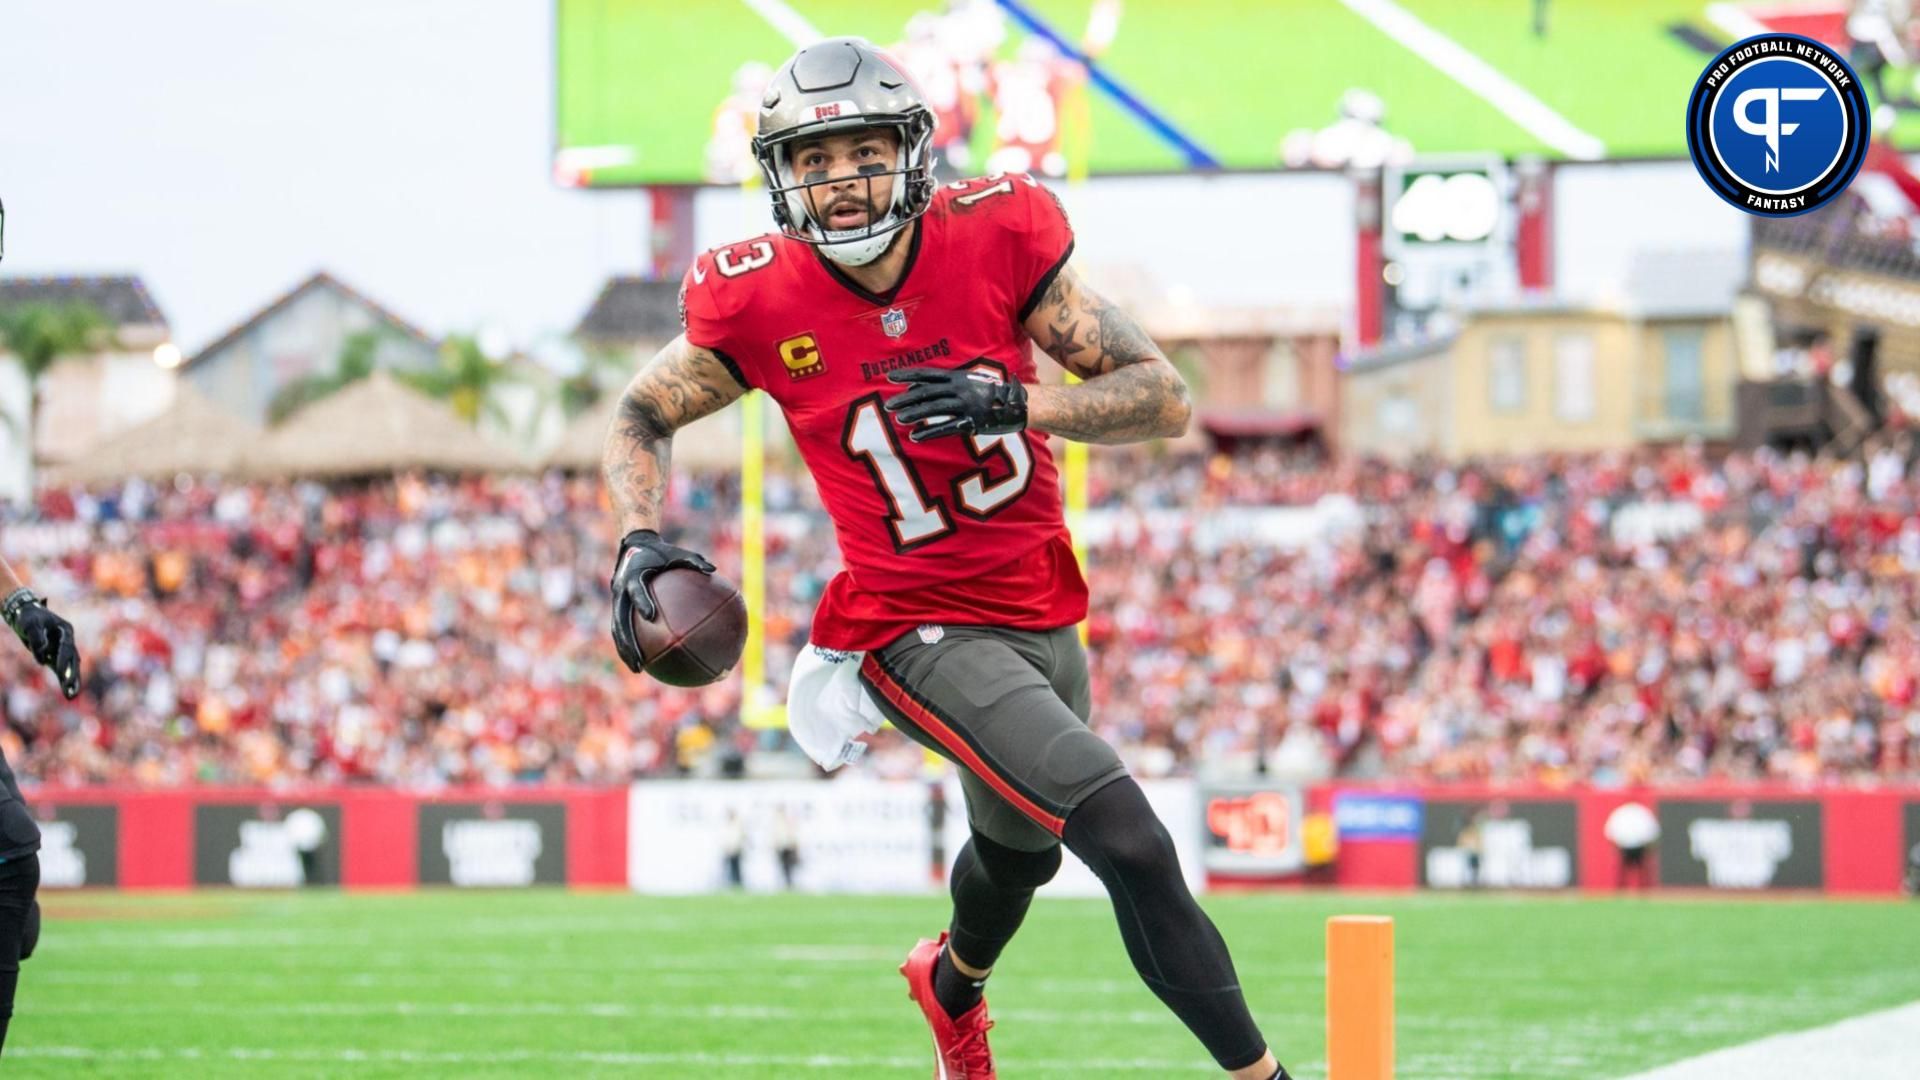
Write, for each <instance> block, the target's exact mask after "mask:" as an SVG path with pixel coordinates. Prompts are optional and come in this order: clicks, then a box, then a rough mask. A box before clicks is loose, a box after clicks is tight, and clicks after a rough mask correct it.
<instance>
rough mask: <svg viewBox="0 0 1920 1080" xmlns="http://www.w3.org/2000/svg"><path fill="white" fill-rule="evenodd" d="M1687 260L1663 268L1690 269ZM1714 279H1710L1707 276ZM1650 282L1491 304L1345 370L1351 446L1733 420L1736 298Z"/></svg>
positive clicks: (1404, 449) (1598, 439)
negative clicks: (1625, 292)
mask: <svg viewBox="0 0 1920 1080" xmlns="http://www.w3.org/2000/svg"><path fill="white" fill-rule="evenodd" d="M1686 263H1687V260H1685V259H1679V258H1676V259H1674V260H1673V261H1672V262H1670V263H1668V264H1667V265H1666V267H1665V273H1664V275H1663V276H1665V277H1667V278H1669V279H1670V280H1671V281H1673V282H1675V283H1678V282H1681V281H1684V280H1687V279H1688V278H1689V277H1690V271H1689V269H1688V267H1687V265H1686ZM1709 284H1711V283H1709ZM1712 291H1713V292H1714V293H1715V294H1716V295H1713V296H1706V295H1701V296H1698V297H1695V296H1690V295H1689V290H1688V289H1686V288H1683V287H1672V288H1667V287H1661V286H1660V285H1658V284H1657V283H1656V281H1655V280H1651V279H1650V280H1647V281H1645V282H1644V283H1643V285H1642V287H1641V288H1639V289H1636V290H1633V291H1632V293H1631V295H1632V296H1633V297H1635V299H1632V300H1629V301H1627V302H1624V303H1612V304H1609V303H1591V304H1575V303H1566V302H1562V301H1558V300H1553V299H1545V300H1540V301H1520V302H1516V303H1511V304H1506V305H1498V306H1485V307H1480V308H1477V309H1473V310H1471V311H1469V312H1467V313H1465V314H1464V315H1463V316H1462V318H1461V321H1460V324H1459V327H1458V328H1457V329H1456V330H1454V331H1453V332H1451V333H1449V334H1446V335H1444V336H1438V337H1435V338H1432V339H1429V340H1425V341H1420V342H1415V343H1410V344H1404V345H1396V346H1391V347H1387V348H1382V349H1379V350H1375V351H1373V352H1370V353H1367V354H1363V355H1361V356H1360V357H1358V358H1356V359H1355V360H1354V361H1353V362H1352V363H1351V364H1350V365H1349V366H1348V368H1347V370H1346V372H1345V377H1344V380H1343V386H1342V394H1341V421H1340V431H1341V436H1342V446H1343V448H1344V449H1347V450H1350V451H1353V452H1357V453H1378V454H1384V455H1388V456H1394V457H1404V456H1407V455H1409V454H1414V453H1437V454H1440V455H1442V456H1444V457H1464V456H1468V455H1474V454H1525V453H1539V452H1543V451H1563V450H1568V451H1571V450H1602V449H1615V448H1624V447H1630V446H1635V445H1640V444H1645V443H1669V442H1676V441H1681V440H1685V439H1695V438H1697V439H1703V440H1706V441H1707V442H1710V443H1720V442H1727V441H1730V440H1731V439H1732V438H1733V435H1734V433H1735V429H1736V416H1735V407H1734V406H1735V399H1736V393H1735V389H1736V387H1737V385H1738V383H1739V373H1740V364H1739V362H1738V353H1737V349H1736V340H1735V334H1734V332H1733V321H1732V318H1731V304H1730V303H1729V302H1728V301H1727V300H1726V299H1724V298H1722V297H1720V296H1719V295H1718V293H1719V291H1720V290H1719V289H1718V288H1717V287H1715V288H1713V290H1712Z"/></svg>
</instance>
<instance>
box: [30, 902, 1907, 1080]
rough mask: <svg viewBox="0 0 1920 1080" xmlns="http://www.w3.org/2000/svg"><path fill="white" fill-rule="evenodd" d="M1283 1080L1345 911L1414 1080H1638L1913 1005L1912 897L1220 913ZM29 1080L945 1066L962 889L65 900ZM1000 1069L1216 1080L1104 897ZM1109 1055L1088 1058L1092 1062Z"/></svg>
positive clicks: (1018, 1076) (1061, 918) (1045, 960)
mask: <svg viewBox="0 0 1920 1080" xmlns="http://www.w3.org/2000/svg"><path fill="white" fill-rule="evenodd" d="M1207 907H1208V908H1209V910H1210V911H1211V912H1212V913H1213V914H1214V917H1215V918H1216V919H1217V921H1218V922H1219V924H1220V927H1221V929H1222V931H1223V932H1224V933H1225V934H1226V936H1227V938H1228V940H1229V942H1230V943H1231V944H1232V946H1233V949H1234V954H1235V957H1236V960H1237V962H1238V964H1239V967H1240V972H1241V977H1242V980H1243V982H1245V983H1246V985H1247V986H1248V988H1249V999H1250V1001H1251V1004H1252V1005H1253V1008H1254V1012H1255V1015H1256V1016H1257V1017H1259V1018H1260V1019H1261V1021H1262V1024H1263V1027H1264V1029H1265V1030H1266V1032H1267V1034H1268V1037H1269V1038H1270V1039H1271V1040H1272V1041H1273V1043H1274V1045H1275V1046H1276V1048H1277V1049H1278V1050H1279V1051H1280V1053H1281V1055H1282V1057H1283V1060H1285V1061H1287V1062H1288V1064H1289V1067H1290V1068H1292V1069H1293V1070H1294V1072H1295V1075H1297V1076H1300V1077H1302V1078H1303V1080H1304V1078H1307V1077H1320V1076H1323V1075H1324V1063H1323V1060H1322V1058H1323V1046H1322V1042H1323V1028H1322V1024H1323V1019H1322V1017H1323V1013H1322V998H1321V995H1322V986H1323V973H1322V967H1321V962H1322V947H1323V946H1322V940H1323V939H1322V935H1323V924H1324V920H1325V919H1326V917H1327V916H1329V915H1333V914H1339V913H1349V912H1365V913H1382V914H1389V915H1392V916H1393V917H1394V918H1395V919H1396V921H1397V934H1398V946H1397V947H1398V964H1399V969H1398V980H1397V986H1398V995H1399V1028H1398V1039H1399V1074H1400V1075H1401V1076H1405V1077H1409V1078H1418V1080H1432V1078H1447V1077H1476V1078H1478V1077H1528V1078H1533V1077H1567V1078H1574V1077H1578V1078H1582V1080H1591V1078H1598V1077H1610V1076H1620V1075H1623V1074H1626V1073H1630V1072H1633V1071H1636V1070H1638V1069H1641V1068H1645V1067H1648V1066H1652V1065H1655V1064H1658V1063H1661V1062H1664V1061H1670V1060H1673V1059H1676V1058H1680V1057H1684V1056H1688V1055H1691V1054H1695V1053H1699V1052H1702V1051H1705V1050H1708V1049H1712V1048H1714V1047H1718V1046H1723V1045H1729V1044H1734V1043H1739V1042H1744V1041H1747V1040H1750V1039H1754V1038H1757V1037H1760V1036H1763V1035H1767V1034H1770V1033H1775V1032H1781V1031H1787V1030H1793V1029H1798V1028H1804V1027H1809V1026H1813V1025H1817V1024H1824V1023H1828V1022H1831V1021H1833V1020H1836V1019H1839V1018H1842V1017H1845V1016H1849V1015H1852V1014H1857V1013H1860V1012H1863V1011H1866V1010H1869V1009H1874V1008H1880V1007H1885V1006H1889V1005H1893V1004H1896V1003H1900V1002H1905V1001H1910V1000H1913V999H1915V998H1920V966H1916V965H1915V964H1914V963H1913V958H1914V957H1915V956H1920V918H1916V917H1915V913H1914V910H1913V907H1912V906H1911V905H1909V904H1900V903H1842V902H1825V901H1812V900H1808V901H1784V900H1750V901H1719V900H1708V899H1690V900H1659V901H1649V900H1634V899H1628V900H1612V899H1574V898H1558V897H1501V896H1468V897H1459V896H1456V897H1440V896H1431V895H1428V896H1393V897H1373V896H1350V895H1347V896H1335V895H1288V896H1272V895H1268V896H1228V897H1213V898H1209V899H1208V900H1207ZM46 910H47V922H46V930H45V932H44V935H43V937H42V943H41V946H40V952H39V954H38V955H36V956H35V957H34V958H33V959H31V960H29V961H28V962H27V964H26V965H25V967H24V968H23V971H22V987H21V992H20V1003H19V1006H18V1011H17V1013H16V1016H15V1019H14V1023H13V1031H12V1034H11V1036H10V1038H9V1040H8V1045H7V1053H6V1061H5V1065H6V1075H7V1076H9V1077H16V1076H20V1077H27V1076H47V1077H53V1076H58V1077H75V1076H81V1077H109V1076H110V1077H155V1076H182V1077H187V1076H191V1077H257V1076H298V1077H317V1076H328V1077H333V1076H350V1077H400V1076H405V1077H420V1076H447V1077H456V1076H457V1077H476V1076H486V1077H504V1076H544V1075H552V1076H560V1075H564V1076H648V1077H676V1078H679V1077H687V1078H693V1077H699V1078H705V1077H793V1076H796V1075H808V1076H832V1077H848V1078H855V1077H910V1076H928V1075H931V1072H932V1066H931V1060H932V1059H931V1056H930V1052H929V1051H928V1048H927V1041H926V1039H925V1037H924V1034H923V1031H924V1029H923V1027H922V1025H921V1022H920V1020H919V1016H918V1013H917V1012H916V1011H915V1009H914V1007H913V1006H912V1005H911V1004H910V1003H909V1002H908V1001H907V1000H906V999H905V989H904V988H905V984H904V982H903V981H902V980H901V978H900V976H899V975H898V974H897V973H896V972H895V970H894V969H895V967H896V966H897V964H898V963H899V961H900V959H901V957H902V956H904V954H905V952H906V949H907V948H908V947H909V946H910V945H911V944H912V942H913V940H914V939H915V937H916V936H918V935H922V934H928V933H929V932H930V931H934V930H936V929H937V928H938V925H939V920H940V919H941V918H942V917H943V913H944V905H943V903H942V898H938V897H933V896H929V897H925V898H889V899H868V898H847V897H791V898H787V897H737V896H727V897H717V898H716V897H709V898H697V899H656V898H645V897H636V896H630V895H622V894H566V893H561V892H552V891H540V892H499V893H479V894H470V893H446V892H429V893H421V894H416V895H389V896H343V895H337V894H334V895H285V894H282V895H264V896H263V895H255V894H239V893H231V892H202V893H196V894H191V895H170V896H160V897H140V896H128V895H111V894H107V895H101V894H95V895H77V896H76V895H56V896H52V897H49V898H47V900H46ZM990 1000H991V1002H992V1004H993V1008H994V1012H995V1015H996V1017H997V1018H998V1020H999V1026H998V1027H997V1028H996V1029H995V1031H994V1045H995V1048H996V1050H997V1052H998V1055H999V1057H1000V1065H1001V1069H1002V1073H1003V1075H1005V1076H1007V1077H1009V1078H1010V1080H1040V1078H1043V1077H1084V1076H1106V1075H1132V1076H1145V1077H1168V1076H1196V1077H1198V1076H1206V1075H1209V1074H1213V1075H1218V1073H1217V1072H1216V1071H1215V1070H1213V1069H1212V1068H1211V1066H1210V1064H1209V1063H1208V1061H1207V1058H1206V1056H1205V1054H1204V1053H1203V1052H1202V1051H1201V1050H1200V1048H1199V1045H1198V1044H1197V1043H1196V1042H1194V1041H1193V1039H1192V1038H1191V1037H1190V1036H1189V1035H1188V1034H1187V1033H1186V1032H1185V1031H1184V1029H1182V1028H1180V1027H1179V1026H1178V1024H1177V1023H1176V1022H1175V1021H1174V1020H1173V1019H1172V1017H1171V1016H1170V1015H1169V1014H1167V1013H1165V1012H1163V1011H1162V1010H1161V1008H1160V1005H1159V1003H1158V1002H1157V1001H1156V1000H1155V999H1154V998H1153V997H1152V995H1151V994H1150V993H1149V992H1148V991H1147V990H1146V989H1145V988H1144V987H1143V986H1141V985H1140V983H1139V982H1138V981H1137V980H1136V979H1135V978H1134V976H1133V972H1132V969H1131V968H1130V967H1129V966H1128V964H1127V961H1126V958H1125V955H1124V953H1123V952H1122V950H1121V946H1120V940H1119V935H1118V933H1117V932H1116V930H1115V929H1114V926H1113V922H1112V917H1111V914H1110V911H1109V909H1108V908H1107V907H1106V906H1105V904H1104V903H1100V902H1094V901H1042V902H1041V903H1039V904H1037V905H1035V908H1034V910H1033V913H1032V915H1031V916H1030V917H1029V920H1028V923H1027V926H1026V928H1025V929H1024V930H1023V931H1022V935H1021V937H1020V938H1019V939H1018V940H1017V941H1016V942H1015V944H1014V945H1013V946H1012V947H1011V948H1010V950H1009V951H1008V954H1007V955H1006V956H1005V957H1004V958H1003V960H1002V963H1001V967H1000V970H999V971H998V973H997V974H996V975H995V978H994V981H993V983H992V984H991V986H990ZM1088 1062H1092V1063H1099V1064H1082V1063H1088Z"/></svg>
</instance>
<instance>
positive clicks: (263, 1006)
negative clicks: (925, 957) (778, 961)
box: [19, 1001, 1174, 1027]
mask: <svg viewBox="0 0 1920 1080" xmlns="http://www.w3.org/2000/svg"><path fill="white" fill-rule="evenodd" d="M182 1013H188V1014H192V1015H196V1016H200V1015H205V1016H234V1017H240V1016H249V1017H270V1016H271V1017H282V1016H300V1017H352V1018H367V1017H394V1018H411V1017H475V1018H496V1017H512V1016H565V1017H580V1018H592V1019H620V1020H712V1021H723V1022H734V1021H739V1020H795V1021H806V1022H817V1023H839V1022H843V1021H852V1020H878V1021H887V1020H900V1019H901V1018H902V1017H906V1018H908V1019H909V1020H910V1019H911V1018H912V1017H914V1016H915V1015H917V1014H916V1013H914V1012H913V1011H912V1009H911V1007H910V1006H908V1007H902V1008H892V1007H888V1006H872V1007H864V1008H863V1007H858V1006H855V1007H838V1008H820V1007H809V1006H797V1005H776V1004H765V1005H762V1004H752V1003H740V1004H715V1005H662V1004H654V1003H650V1002H644V1001H642V1002H611V1001H609V1002H578V1003H574V1002H539V1001H528V1002H496V1001H293V1002H211V1001H192V1002H156V1001H146V1002H129V1003H127V1004H113V1003H107V1002H98V1001H75V1002H67V1003H64V1004H58V1005H36V1004H31V1003H29V1004H25V1005H21V1006H19V1015H22V1016H102V1017H118V1016H175V1015H179V1014H182ZM993 1015H994V1018H995V1019H997V1020H1014V1021H1019V1022H1021V1023H1029V1024H1073V1025H1076V1026H1079V1027H1132V1026H1135V1025H1139V1024H1161V1023H1167V1024H1170V1023H1173V1022H1174V1021H1173V1014H1171V1013H1168V1012H1165V1011H1162V1010H1157V1009H1122V1010H1116V1011H1113V1012H1107V1011H1104V1010H1101V1011H1095V1012H1082V1011H1079V1010H1067V1009H995V1010H993Z"/></svg>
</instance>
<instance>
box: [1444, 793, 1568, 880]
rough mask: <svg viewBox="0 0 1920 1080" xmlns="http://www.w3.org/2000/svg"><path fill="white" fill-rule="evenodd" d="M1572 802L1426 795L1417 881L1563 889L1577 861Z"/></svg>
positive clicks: (1563, 800) (1566, 800) (1565, 800)
mask: <svg viewBox="0 0 1920 1080" xmlns="http://www.w3.org/2000/svg"><path fill="white" fill-rule="evenodd" d="M1577 823H1578V811H1577V807H1576V804H1575V803H1574V801H1573V800H1572V799H1479V800H1453V799H1428V800H1427V806H1426V812H1425V819H1424V821H1423V822H1422V825H1421V833H1420V884H1422V885H1425V886H1427V887H1428V888H1430V889H1474V888H1484V889H1566V888H1571V887H1573V885H1574V884H1576V877H1575V874H1576V868H1577V867H1578V866H1579V865H1580V848H1579V829H1578V827H1577Z"/></svg>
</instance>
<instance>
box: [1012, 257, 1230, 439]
mask: <svg viewBox="0 0 1920 1080" xmlns="http://www.w3.org/2000/svg"><path fill="white" fill-rule="evenodd" d="M1027 330H1028V332H1029V333H1030V334H1033V335H1034V337H1035V338H1036V339H1038V340H1041V341H1043V342H1044V343H1043V344H1042V345H1041V348H1042V349H1044V350H1045V351H1046V353H1047V355H1048V356H1051V357H1053V359H1054V360H1055V362H1057V363H1058V364H1059V365H1060V366H1061V367H1064V368H1066V369H1067V370H1068V371H1071V372H1073V373H1074V374H1075V375H1078V376H1079V377H1080V378H1082V379H1084V380H1086V381H1085V382H1082V383H1080V384H1079V385H1076V386H1035V387H1029V388H1028V396H1029V399H1028V414H1029V416H1030V418H1031V419H1030V421H1029V422H1030V423H1031V424H1032V425H1033V426H1034V427H1036V428H1039V429H1041V430H1043V431H1048V432H1051V433H1053V434H1055V435H1062V436H1065V437H1066V438H1069V439H1073V440H1075V441H1076V442H1098V443H1124V442H1138V441H1140V440H1142V439H1154V438H1164V437H1168V436H1172V435H1178V434H1180V433H1181V432H1183V431H1185V430H1186V427H1187V418H1188V415H1189V414H1190V413H1191V411H1192V407H1191V405H1190V404H1189V402H1188V400H1187V386H1186V382H1185V381H1184V380H1182V379H1181V378H1180V374H1179V372H1177V371H1175V370H1174V368H1173V365H1172V364H1171V363H1169V362H1168V361H1167V358H1166V357H1165V356H1164V355H1162V353H1161V352H1160V349H1159V347H1158V346H1156V345H1154V343H1153V339H1152V338H1149V337H1148V336H1147V333H1146V331H1144V330H1142V329H1141V328H1140V324H1138V323H1136V322H1134V321H1133V319H1132V318H1131V317H1130V316H1128V315H1127V313H1126V312H1124V311H1121V310H1120V309H1119V308H1117V307H1115V306H1114V305H1112V304H1110V303H1108V302H1107V300H1106V299H1105V298H1104V297H1102V296H1100V295H1099V294H1098V293H1095V292H1094V291H1093V290H1091V289H1089V288H1087V287H1086V286H1085V285H1084V284H1082V283H1081V282H1080V281H1079V279H1078V278H1076V277H1075V276H1074V274H1073V271H1072V270H1071V269H1062V270H1061V271H1060V273H1059V274H1057V275H1056V276H1055V277H1054V279H1053V282H1052V284H1050V285H1048V286H1047V292H1046V295H1045V296H1044V297H1043V298H1042V299H1041V303H1040V306H1039V307H1038V308H1036V309H1035V310H1034V313H1033V314H1032V315H1031V316H1029V317H1028V319H1027ZM1043 331H1044V333H1042V332H1043Z"/></svg>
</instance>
